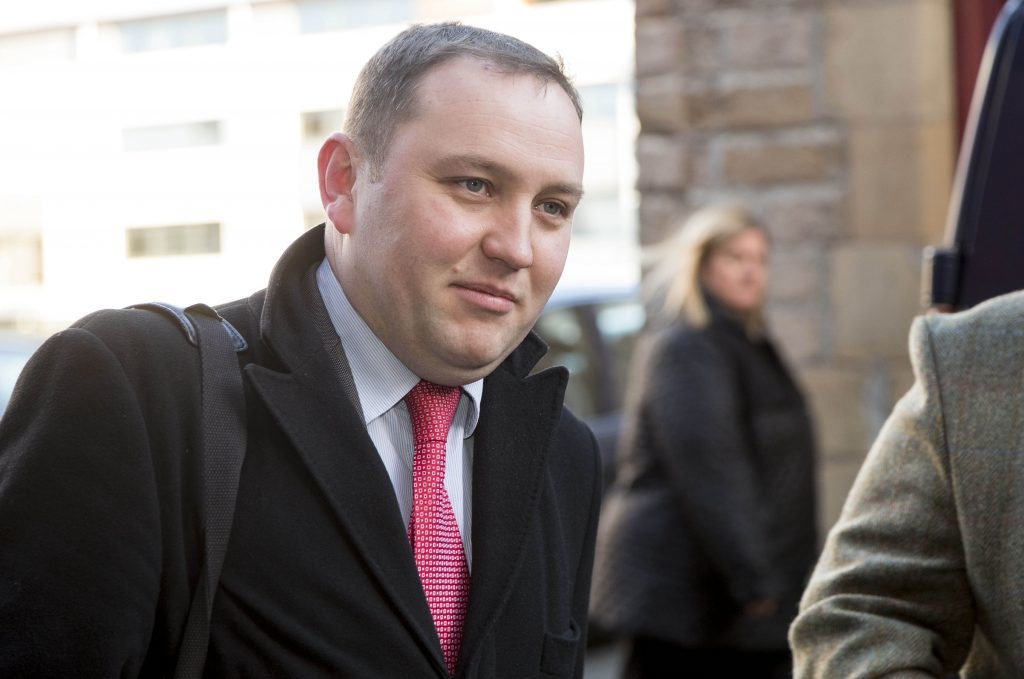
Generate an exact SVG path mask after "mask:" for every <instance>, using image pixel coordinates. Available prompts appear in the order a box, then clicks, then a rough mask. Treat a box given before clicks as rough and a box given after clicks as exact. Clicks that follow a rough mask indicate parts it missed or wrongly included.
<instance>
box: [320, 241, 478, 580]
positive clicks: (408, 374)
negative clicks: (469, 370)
mask: <svg viewBox="0 0 1024 679" xmlns="http://www.w3.org/2000/svg"><path fill="white" fill-rule="evenodd" d="M316 282H317V287H319V288H320V296H321V297H323V300H324V305H325V306H326V307H327V313H328V314H329V315H330V317H331V322H332V323H333V324H334V329H335V330H336V331H337V333H338V337H340V338H341V344H342V346H343V347H344V349H345V357H346V358H347V359H348V364H349V367H350V368H351V369H352V380H353V381H354V382H355V385H356V393H357V394H358V395H359V403H360V405H361V406H362V409H363V420H364V421H365V423H366V430H367V432H368V433H369V434H370V439H371V440H372V441H373V444H374V445H375V446H376V447H377V452H378V454H380V459H381V461H382V462H383V463H384V467H385V469H387V472H388V476H389V477H391V484H392V485H393V486H394V489H395V497H396V498H397V500H398V508H399V510H400V511H401V513H402V519H403V520H404V521H405V527H406V530H407V531H408V528H409V515H410V514H411V513H412V453H413V440H412V423H411V422H410V420H409V411H408V409H407V408H406V406H405V401H404V400H403V399H404V398H405V395H406V394H408V393H409V390H410V389H412V388H413V387H414V386H416V383H417V382H419V381H420V378H419V377H417V376H416V375H415V374H414V373H413V372H412V371H411V370H409V369H408V368H407V367H405V365H404V364H403V363H402V362H401V361H399V360H398V358H396V357H395V355H394V354H392V353H391V351H390V350H389V349H388V348H387V347H386V346H384V343H383V342H381V341H380V339H378V337H377V336H376V335H374V334H373V331H372V330H370V328H369V326H367V325H366V322H365V321H363V319H362V317H361V316H360V315H359V313H358V312H357V311H356V310H355V309H354V308H353V307H352V305H351V303H349V301H348V297H346V296H345V291H344V290H342V287H341V284H340V283H339V282H338V279H337V278H336V277H335V276H334V272H333V271H331V266H330V264H329V263H328V261H327V258H326V257H325V258H324V261H323V262H321V263H320V268H319V269H317V272H316ZM483 384H484V383H483V380H477V381H476V382H471V383H470V384H466V385H463V387H462V394H463V396H469V398H460V399H459V406H458V408H457V409H456V411H455V418H454V419H453V420H452V426H451V428H450V429H449V430H448V443H447V454H446V457H445V474H444V486H445V489H446V490H447V491H448V498H449V499H450V500H451V503H452V510H453V511H454V512H455V520H456V521H457V522H458V524H459V532H460V533H461V534H462V546H463V547H464V548H465V550H466V562H467V564H469V567H470V569H472V566H473V557H472V554H473V550H472V531H471V527H472V526H471V521H470V517H471V516H472V509H473V474H472V471H473V432H474V430H475V429H476V423H477V420H478V419H479V417H480V401H481V399H482V397H483Z"/></svg>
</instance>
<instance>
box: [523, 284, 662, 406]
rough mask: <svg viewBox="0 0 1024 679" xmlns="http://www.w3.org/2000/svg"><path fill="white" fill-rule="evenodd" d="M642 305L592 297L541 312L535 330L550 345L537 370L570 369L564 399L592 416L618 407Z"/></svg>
mask: <svg viewBox="0 0 1024 679" xmlns="http://www.w3.org/2000/svg"><path fill="white" fill-rule="evenodd" d="M643 323H644V312H643V307H642V306H641V305H640V303H639V302H636V301H633V300H612V301H590V302H586V303H581V304H577V305H574V306H568V307H563V308H556V309H551V310H547V311H545V312H544V313H543V314H542V315H541V318H540V319H539V320H538V322H537V327H536V330H537V332H538V334H540V336H541V337H543V338H544V340H545V341H546V342H547V343H548V345H549V350H548V353H547V355H545V356H544V358H543V359H542V360H541V362H540V364H539V365H538V366H537V367H538V370H540V369H544V368H548V367H551V366H555V365H562V366H565V367H566V368H567V369H568V370H569V384H568V386H567V387H566V394H565V403H566V405H567V406H568V407H569V409H570V410H572V411H573V412H574V413H575V414H576V415H578V416H580V417H583V418H591V417H595V416H598V415H605V414H607V413H611V412H615V411H618V410H619V408H620V407H621V405H622V397H623V389H624V388H625V384H626V375H627V372H628V370H629V361H630V357H631V355H632V352H633V345H634V343H635V341H636V336H637V333H638V332H639V330H640V328H641V327H642V326H643Z"/></svg>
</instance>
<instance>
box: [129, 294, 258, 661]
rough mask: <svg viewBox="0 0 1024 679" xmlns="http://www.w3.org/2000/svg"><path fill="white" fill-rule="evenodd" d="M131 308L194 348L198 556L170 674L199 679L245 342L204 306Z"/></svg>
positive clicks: (239, 421)
mask: <svg viewBox="0 0 1024 679" xmlns="http://www.w3.org/2000/svg"><path fill="white" fill-rule="evenodd" d="M136 308H143V309H149V310H151V311H156V312H158V313H161V314H163V315H165V316H168V317H170V318H173V319H174V320H175V321H176V322H177V323H178V324H179V325H180V326H181V327H182V330H183V331H184V332H185V335H186V337H188V339H189V341H190V342H191V343H192V344H193V345H195V346H198V347H199V364H200V371H201V376H202V380H201V382H202V383H201V390H202V396H201V399H202V406H201V407H202V415H201V421H200V430H201V434H200V450H201V455H202V477H203V485H202V490H201V492H202V498H203V507H202V521H203V554H204V558H203V561H202V564H203V565H202V568H201V570H200V573H199V581H198V582H197V583H196V588H195V592H194V593H193V597H192V605H191V607H190V608H189V612H188V618H187V620H186V621H185V631H184V633H183V634H182V640H181V646H180V649H179V651H178V659H177V663H176V665H175V669H174V675H173V676H174V679H199V677H201V676H202V674H203V667H204V665H205V664H206V651H207V647H208V645H209V640H210V614H211V612H212V609H213V598H214V595H215V594H216V592H217V582H218V580H219V579H220V572H221V567H222V566H223V564H224V555H225V553H226V552H227V548H228V538H229V537H230V535H231V524H232V521H233V520H234V514H235V500H236V497H237V495H238V482H239V478H240V476H241V472H242V462H243V460H244V458H245V447H246V427H245V392H244V390H243V387H242V373H241V371H240V370H239V366H238V359H237V358H236V357H235V353H236V352H240V351H244V350H245V349H246V343H245V339H244V338H243V337H242V336H241V334H240V333H239V332H238V331H237V330H236V329H235V328H234V327H233V326H232V325H231V324H230V323H228V322H227V321H226V320H224V319H223V318H221V317H220V315H219V314H218V313H217V312H216V311H214V310H213V309H212V308H210V307H208V306H206V305H205V304H194V305H192V306H190V307H188V308H187V309H185V310H184V311H183V310H181V309H180V308H178V307H175V306H172V305H169V304H160V303H150V304H142V305H138V306H137V307H136Z"/></svg>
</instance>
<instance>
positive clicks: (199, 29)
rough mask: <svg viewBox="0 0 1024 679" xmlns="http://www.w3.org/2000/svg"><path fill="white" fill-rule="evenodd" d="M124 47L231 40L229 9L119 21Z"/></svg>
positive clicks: (143, 48) (145, 48) (138, 49)
mask: <svg viewBox="0 0 1024 679" xmlns="http://www.w3.org/2000/svg"><path fill="white" fill-rule="evenodd" d="M117 32H118V35H119V36H120V42H121V51H123V52H148V51H150V50H165V49H174V48H176V47H194V46H197V45H216V44H221V43H225V42H227V39H228V15H227V10H223V9H221V10H216V11H212V12H195V13H191V14H176V15H173V16H162V17H154V18H149V19H134V20H132V21H121V22H118V24H117Z"/></svg>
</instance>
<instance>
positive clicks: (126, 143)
mask: <svg viewBox="0 0 1024 679" xmlns="http://www.w3.org/2000/svg"><path fill="white" fill-rule="evenodd" d="M220 141H221V125H220V121H218V120H205V121H201V122H196V123H180V124H176V125H153V126H150V127H132V128H128V129H126V130H122V131H121V143H122V146H123V148H124V150H125V151H154V150H160V149H177V148H188V147H190V146H213V145H215V144H219V143H220Z"/></svg>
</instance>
